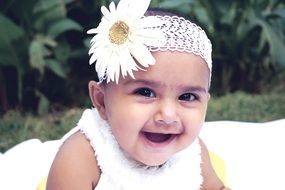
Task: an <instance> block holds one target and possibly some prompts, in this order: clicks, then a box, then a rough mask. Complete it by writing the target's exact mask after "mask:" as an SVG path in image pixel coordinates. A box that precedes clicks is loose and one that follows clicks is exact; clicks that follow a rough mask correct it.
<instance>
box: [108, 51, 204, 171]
mask: <svg viewBox="0 0 285 190" xmlns="http://www.w3.org/2000/svg"><path fill="white" fill-rule="evenodd" d="M153 56H154V57H155V59H156V64H155V65H153V66H150V67H149V68H147V71H138V72H135V79H132V78H131V77H127V78H124V79H123V78H120V80H119V84H115V83H108V84H107V85H106V86H105V88H104V94H105V95H104V100H105V111H104V113H103V114H104V116H105V118H107V120H108V122H109V124H110V126H111V128H112V131H113V134H114V136H115V138H116V140H117V141H118V143H119V144H120V146H121V148H122V149H123V150H124V151H125V152H127V153H128V154H129V155H130V156H131V157H132V158H134V159H135V160H137V161H139V162H142V163H144V164H146V165H149V166H156V165H161V164H163V163H165V162H166V161H167V160H168V159H169V158H170V157H171V156H172V155H174V154H175V153H177V152H179V151H181V150H183V149H185V148H186V147H187V146H189V145H191V143H192V142H193V141H194V140H195V139H196V137H197V136H198V134H199V132H200V129H201V127H202V125H203V122H204V119H205V115H206V109H207V103H208V99H209V94H208V81H209V70H208V67H207V65H206V63H205V62H204V60H203V59H201V58H200V57H199V56H196V55H194V54H189V53H179V52H155V53H153Z"/></svg>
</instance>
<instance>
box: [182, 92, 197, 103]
mask: <svg viewBox="0 0 285 190" xmlns="http://www.w3.org/2000/svg"><path fill="white" fill-rule="evenodd" d="M178 99H179V100H182V101H195V100H197V99H198V97H197V95H195V94H192V93H185V94H182V95H181V96H179V98H178Z"/></svg>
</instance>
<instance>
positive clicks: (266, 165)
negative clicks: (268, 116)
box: [200, 119, 285, 190]
mask: <svg viewBox="0 0 285 190" xmlns="http://www.w3.org/2000/svg"><path fill="white" fill-rule="evenodd" d="M200 136H201V138H202V139H203V140H204V142H205V144H206V145H207V147H208V149H209V150H212V151H214V152H216V153H217V154H218V155H220V156H221V157H222V158H223V159H224V160H225V164H226V173H227V180H228V183H229V185H230V187H231V188H232V189H236V190H252V189H254V190H263V189H264V190H269V189H278V190H279V189H280V190H281V189H282V190H283V189H284V190H285V183H284V179H285V175H284V172H285V150H284V147H285V119H283V120H278V121H274V122H268V123H262V124H257V123H243V122H229V121H223V122H208V123H206V125H205V126H204V128H203V129H202V132H201V134H200Z"/></svg>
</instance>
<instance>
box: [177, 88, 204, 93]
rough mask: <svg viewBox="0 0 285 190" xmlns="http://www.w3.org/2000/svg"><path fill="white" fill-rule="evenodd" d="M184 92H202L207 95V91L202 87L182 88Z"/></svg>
mask: <svg viewBox="0 0 285 190" xmlns="http://www.w3.org/2000/svg"><path fill="white" fill-rule="evenodd" d="M181 89H182V91H185V92H187V91H188V92H202V93H207V89H206V88H203V87H201V86H185V87H181Z"/></svg>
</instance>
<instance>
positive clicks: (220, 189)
mask: <svg viewBox="0 0 285 190" xmlns="http://www.w3.org/2000/svg"><path fill="white" fill-rule="evenodd" d="M199 140H200V141H199V142H200V145H201V156H202V175H203V178H204V181H203V185H202V190H230V189H229V188H226V187H225V186H224V184H223V182H222V181H221V180H220V179H219V177H218V176H217V174H216V172H215V170H214V168H213V167H212V164H211V161H210V157H209V152H208V149H207V147H206V145H205V144H204V142H203V141H202V140H201V139H199Z"/></svg>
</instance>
